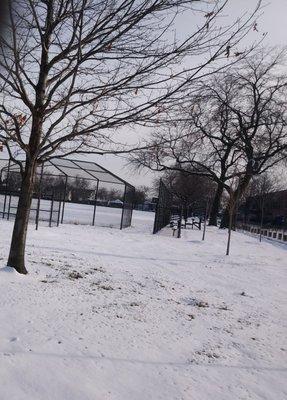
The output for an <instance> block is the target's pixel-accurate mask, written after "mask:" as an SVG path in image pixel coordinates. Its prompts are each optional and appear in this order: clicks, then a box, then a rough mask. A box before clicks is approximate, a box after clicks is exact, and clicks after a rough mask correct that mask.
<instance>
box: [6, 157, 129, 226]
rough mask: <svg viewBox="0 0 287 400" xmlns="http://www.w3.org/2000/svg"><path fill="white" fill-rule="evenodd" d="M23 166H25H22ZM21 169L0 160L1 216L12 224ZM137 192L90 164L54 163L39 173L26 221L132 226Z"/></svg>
mask: <svg viewBox="0 0 287 400" xmlns="http://www.w3.org/2000/svg"><path fill="white" fill-rule="evenodd" d="M21 163H23V165H25V162H24V161H21ZM21 183H22V175H21V171H20V166H19V164H17V163H15V162H13V161H11V160H9V159H0V216H2V218H5V219H12V218H15V216H16V213H17V207H18V202H19V196H20V192H21ZM134 195H135V188H134V187H133V186H132V185H130V184H129V183H127V182H126V181H125V180H123V179H121V178H119V177H118V176H116V175H115V174H113V173H112V172H110V171H108V170H106V169H105V168H103V167H101V166H99V165H98V164H96V163H94V162H85V161H78V160H70V159H61V158H59V159H57V158H55V159H53V161H47V162H46V163H44V164H42V165H41V166H38V167H37V171H36V178H35V185H34V193H33V197H32V203H31V209H30V221H32V222H33V221H34V222H35V223H36V228H38V225H39V222H40V221H41V222H46V223H47V224H48V225H49V226H55V225H59V223H73V224H81V225H82V224H84V225H85V224H87V225H100V226H109V227H118V228H121V229H123V228H126V227H129V226H130V225H131V219H132V210H133V205H134Z"/></svg>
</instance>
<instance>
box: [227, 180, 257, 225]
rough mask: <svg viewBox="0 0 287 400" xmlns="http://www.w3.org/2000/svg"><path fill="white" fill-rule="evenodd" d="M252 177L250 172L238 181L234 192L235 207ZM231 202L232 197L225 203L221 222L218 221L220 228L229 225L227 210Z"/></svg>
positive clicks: (233, 217)
mask: <svg viewBox="0 0 287 400" xmlns="http://www.w3.org/2000/svg"><path fill="white" fill-rule="evenodd" d="M251 178H252V175H251V174H246V175H245V176H244V177H243V178H242V180H241V181H240V183H239V185H238V187H237V189H236V190H235V192H234V199H235V208H236V204H237V202H238V201H239V200H240V197H241V196H242V195H243V194H244V192H245V191H246V189H247V187H248V185H249V183H250V180H251ZM232 202H233V199H229V202H228V204H227V206H226V207H225V210H224V213H223V216H222V219H221V223H220V229H225V228H228V227H229V222H230V218H229V210H230V209H231V206H232V205H231V203H232ZM231 225H232V229H233V230H234V229H235V215H234V213H233V216H232V224H231Z"/></svg>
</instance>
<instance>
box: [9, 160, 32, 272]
mask: <svg viewBox="0 0 287 400" xmlns="http://www.w3.org/2000/svg"><path fill="white" fill-rule="evenodd" d="M35 173H36V163H35V162H34V163H33V162H31V161H29V160H26V165H25V170H24V173H23V175H22V184H21V191H20V196H19V202H18V207H17V213H16V219H15V223H14V229H13V234H12V240H11V246H10V253H9V258H8V263H7V265H8V266H9V267H13V268H15V269H16V271H17V272H19V273H20V274H27V270H26V267H25V247H26V236H27V229H28V222H29V214H30V208H31V202H32V197H33V188H34V181H35Z"/></svg>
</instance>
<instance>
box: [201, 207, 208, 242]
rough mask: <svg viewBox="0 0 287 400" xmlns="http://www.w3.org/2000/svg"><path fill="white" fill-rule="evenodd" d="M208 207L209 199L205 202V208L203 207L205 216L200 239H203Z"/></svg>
mask: <svg viewBox="0 0 287 400" xmlns="http://www.w3.org/2000/svg"><path fill="white" fill-rule="evenodd" d="M208 209H209V199H208V200H207V202H206V208H205V217H204V225H203V233H202V240H204V239H205V231H206V220H207V217H208Z"/></svg>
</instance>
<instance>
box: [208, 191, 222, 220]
mask: <svg viewBox="0 0 287 400" xmlns="http://www.w3.org/2000/svg"><path fill="white" fill-rule="evenodd" d="M222 193H223V185H221V184H218V185H217V189H216V192H215V196H214V199H213V203H212V206H211V210H210V216H209V226H217V215H218V212H219V208H220V202H221V197H222Z"/></svg>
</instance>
